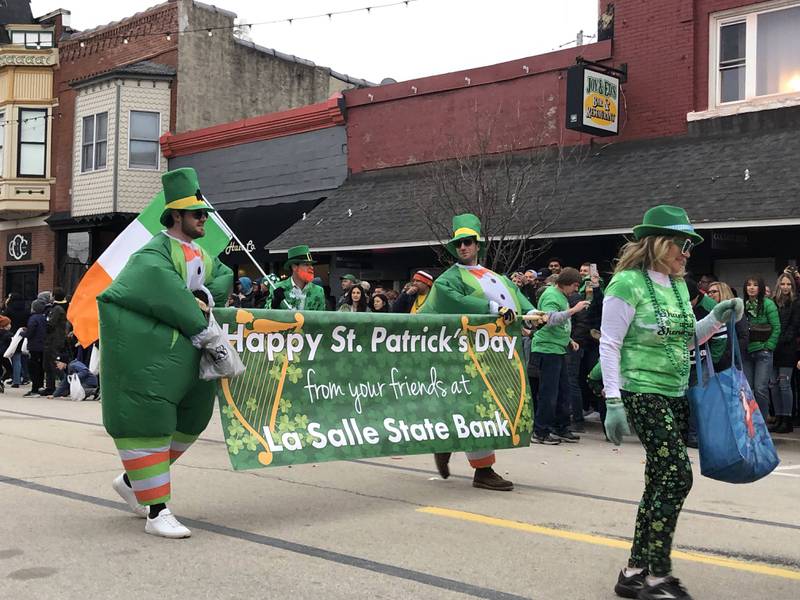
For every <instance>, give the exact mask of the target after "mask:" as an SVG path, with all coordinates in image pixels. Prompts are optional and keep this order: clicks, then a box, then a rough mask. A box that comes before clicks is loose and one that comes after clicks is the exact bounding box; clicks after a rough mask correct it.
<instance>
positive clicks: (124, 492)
mask: <svg viewBox="0 0 800 600" xmlns="http://www.w3.org/2000/svg"><path fill="white" fill-rule="evenodd" d="M111 487H113V488H114V490H115V491H116V492H117V493H118V494H119V495H120V496H122V499H123V500H125V502H127V503H128V506H130V507H131V510H132V511H133V512H134V513H136V516H137V517H141V518H142V519H144V518H146V517H147V513H148V512H149V509H148V508H147V507H146V506H144V505H142V504H139V501H138V500H137V499H136V494H134V493H133V490H132V489H131V488H129V487H128V486H127V485H125V479H123V477H122V474H120V475H119V476H118V477H117V478H116V479H114V481H113V482H112V483H111Z"/></svg>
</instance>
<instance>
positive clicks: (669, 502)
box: [622, 392, 692, 577]
mask: <svg viewBox="0 0 800 600" xmlns="http://www.w3.org/2000/svg"><path fill="white" fill-rule="evenodd" d="M622 401H623V402H624V403H625V410H626V411H627V413H628V417H629V418H630V419H631V422H632V423H633V426H634V427H635V428H636V431H637V433H638V434H639V439H640V440H641V442H642V445H643V446H644V449H645V452H646V453H647V464H646V466H645V470H644V494H643V495H642V500H641V502H639V511H638V512H637V514H636V531H635V532H634V536H633V547H632V548H631V558H630V561H629V563H628V566H630V567H639V568H647V569H650V572H651V573H652V574H653V575H654V576H656V577H663V576H665V575H669V574H670V572H671V571H672V563H671V561H670V553H671V552H672V538H673V537H674V536H675V525H676V524H677V521H678V515H679V514H680V512H681V508H682V507H683V502H684V500H686V496H688V495H689V490H691V489H692V465H691V463H690V462H689V457H688V455H687V453H686V446H685V445H684V443H683V440H684V439H685V436H686V432H687V429H688V423H689V402H688V400H687V399H686V397H685V396H684V397H682V398H668V397H666V396H661V395H659V394H634V393H629V392H622Z"/></svg>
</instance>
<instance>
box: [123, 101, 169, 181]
mask: <svg viewBox="0 0 800 600" xmlns="http://www.w3.org/2000/svg"><path fill="white" fill-rule="evenodd" d="M160 131H161V115H160V114H159V113H157V112H145V111H141V110H132V111H131V119H130V133H129V135H128V137H129V138H130V140H129V146H128V166H129V167H133V168H135V169H158V168H159V166H160V161H161V152H160V147H159V145H158V137H159V132H160Z"/></svg>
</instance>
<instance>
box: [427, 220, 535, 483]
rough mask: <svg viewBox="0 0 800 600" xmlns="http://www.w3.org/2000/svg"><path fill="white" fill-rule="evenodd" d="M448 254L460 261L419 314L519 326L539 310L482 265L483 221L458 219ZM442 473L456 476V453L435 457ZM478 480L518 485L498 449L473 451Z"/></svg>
mask: <svg viewBox="0 0 800 600" xmlns="http://www.w3.org/2000/svg"><path fill="white" fill-rule="evenodd" d="M447 250H448V252H450V254H452V255H453V256H454V257H455V258H456V260H457V261H458V262H456V264H454V265H453V266H452V267H450V268H449V269H447V271H445V272H444V273H442V274H441V275H440V276H439V277H438V278H437V279H436V281H434V282H433V287H432V288H431V291H430V293H429V294H428V298H427V300H425V304H423V305H422V307H421V308H420V309H419V311H418V313H420V314H423V313H435V314H458V315H483V314H499V315H501V316H502V317H503V319H505V320H506V322H509V323H511V322H513V321H514V319H515V318H516V315H517V314H520V313H523V314H527V313H529V312H532V311H533V310H534V308H533V305H531V303H530V302H529V301H528V299H527V298H525V296H523V295H522V294H521V293H520V291H519V288H518V287H517V286H516V285H514V284H513V283H512V282H511V280H510V279H508V278H507V277H505V276H503V275H498V274H497V273H495V272H494V271H491V270H489V269H487V268H486V267H482V266H481V265H480V264H478V261H479V260H480V259H482V258H483V257H484V256H485V255H486V242H485V241H484V240H483V239H481V222H480V220H479V219H478V217H476V216H475V215H472V214H469V213H466V214H463V215H456V216H455V217H453V238H452V239H451V240H450V241H449V242H448V243H447ZM435 459H436V468H437V469H438V470H439V474H440V475H441V476H442V477H443V478H444V479H447V477H449V476H450V467H449V461H450V453H449V452H439V453H437V454H436V455H435ZM467 459H468V460H469V464H470V466H471V467H472V468H474V469H475V476H474V478H473V480H472V485H473V486H475V487H478V488H484V489H488V490H497V491H508V490H512V489H513V488H514V484H513V483H512V482H510V481H508V480H506V479H503V478H502V477H501V476H500V475H498V474H497V473H495V472H494V470H493V469H492V465H493V464H494V462H495V453H494V450H482V451H478V452H467Z"/></svg>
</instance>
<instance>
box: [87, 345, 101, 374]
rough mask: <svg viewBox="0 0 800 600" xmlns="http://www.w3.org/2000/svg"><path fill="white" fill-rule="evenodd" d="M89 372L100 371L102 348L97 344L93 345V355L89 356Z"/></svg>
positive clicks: (95, 372)
mask: <svg viewBox="0 0 800 600" xmlns="http://www.w3.org/2000/svg"><path fill="white" fill-rule="evenodd" d="M89 373H91V374H92V375H97V374H99V373H100V348H98V347H97V344H95V345H94V346H92V356H91V357H90V358H89Z"/></svg>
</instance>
